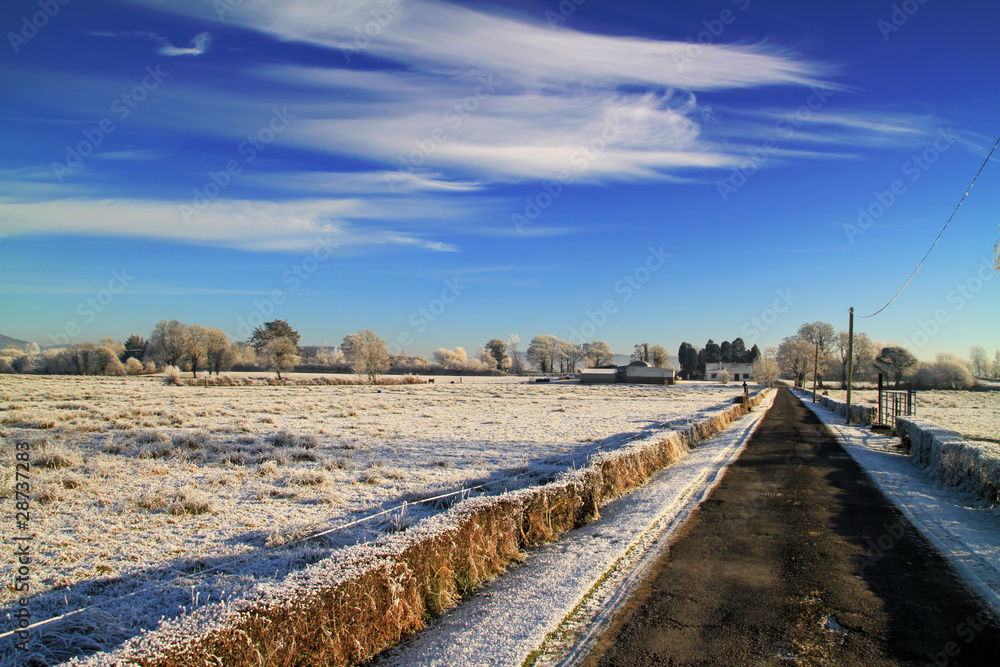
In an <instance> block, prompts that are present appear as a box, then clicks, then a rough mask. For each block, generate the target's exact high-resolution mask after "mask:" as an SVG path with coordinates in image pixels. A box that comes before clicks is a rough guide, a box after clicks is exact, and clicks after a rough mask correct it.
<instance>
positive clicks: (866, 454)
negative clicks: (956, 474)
mask: <svg viewBox="0 0 1000 667" xmlns="http://www.w3.org/2000/svg"><path fill="white" fill-rule="evenodd" d="M803 403H805V405H806V407H808V408H810V409H811V410H812V411H813V412H814V413H815V414H816V415H817V416H818V417H819V418H820V419H821V420H822V421H823V423H825V424H826V425H827V426H829V427H830V430H831V431H833V433H834V434H835V435H836V436H837V439H838V440H839V441H840V443H841V445H842V446H843V447H844V449H845V450H846V451H847V453H848V454H850V455H851V457H852V458H853V459H854V460H855V461H857V463H858V465H860V466H861V467H862V468H863V469H864V470H865V471H866V472H867V473H868V476H869V477H870V478H871V479H872V480H873V481H874V482H875V483H876V485H878V488H879V489H880V490H881V491H882V493H883V494H885V496H886V497H887V498H889V499H890V500H891V501H892V502H893V503H895V504H896V506H897V507H899V509H900V510H901V511H902V512H903V514H905V515H906V518H907V519H909V520H910V522H911V523H912V524H913V525H914V527H916V528H917V530H919V531H920V533H921V534H922V535H923V536H924V537H925V538H926V539H927V540H928V541H929V542H930V543H931V544H933V545H934V547H935V548H936V549H937V550H938V551H939V552H940V553H941V555H943V556H944V557H945V558H947V559H948V562H949V563H951V565H952V567H953V568H954V569H955V571H956V572H957V573H958V574H959V576H960V577H961V578H962V580H963V581H964V582H965V584H966V586H967V587H968V588H969V589H970V590H972V591H973V592H974V593H975V594H976V595H978V596H979V597H980V598H982V599H983V601H985V602H986V604H987V605H989V607H990V608H991V609H992V610H993V613H994V614H995V615H997V616H1000V517H998V516H997V515H996V514H995V513H994V512H993V511H992V509H990V508H987V507H983V506H978V505H976V504H975V503H973V502H971V501H970V499H969V498H968V497H967V496H966V495H965V494H963V493H962V492H960V491H958V490H956V489H951V488H948V487H945V486H942V485H941V484H938V483H935V482H934V481H932V479H931V477H930V473H929V472H928V471H927V470H925V469H923V468H922V467H920V466H918V465H917V464H916V463H914V462H913V461H912V460H911V459H910V458H909V457H908V456H906V455H905V454H903V453H902V452H900V451H899V450H898V448H897V447H896V445H898V443H899V441H898V439H897V438H895V437H894V436H885V435H878V434H876V433H873V432H872V431H870V430H868V429H867V428H866V427H863V426H847V425H846V424H845V423H844V419H843V418H842V417H840V416H838V415H834V414H832V413H831V412H829V411H828V410H826V409H825V408H822V407H820V406H818V405H814V404H813V403H812V402H811V401H809V400H804V401H803ZM879 546H880V545H876V547H879ZM889 548H890V549H891V548H892V547H891V546H890V547H889ZM882 550H883V551H884V550H885V549H882Z"/></svg>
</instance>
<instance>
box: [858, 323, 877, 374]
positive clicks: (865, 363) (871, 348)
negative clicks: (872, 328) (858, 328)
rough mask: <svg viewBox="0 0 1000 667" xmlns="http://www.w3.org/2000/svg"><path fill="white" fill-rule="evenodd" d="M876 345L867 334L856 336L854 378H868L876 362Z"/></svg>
mask: <svg viewBox="0 0 1000 667" xmlns="http://www.w3.org/2000/svg"><path fill="white" fill-rule="evenodd" d="M875 349H876V348H875V343H873V342H872V340H871V338H869V337H868V334H866V333H856V334H854V376H855V377H867V376H868V374H869V372H870V371H871V369H872V363H873V362H874V361H875Z"/></svg>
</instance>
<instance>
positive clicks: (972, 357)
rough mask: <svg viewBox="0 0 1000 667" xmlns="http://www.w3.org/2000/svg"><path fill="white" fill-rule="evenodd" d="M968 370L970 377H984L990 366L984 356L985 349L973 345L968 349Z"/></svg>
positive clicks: (988, 360) (988, 359) (987, 358)
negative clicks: (970, 372) (970, 373)
mask: <svg viewBox="0 0 1000 667" xmlns="http://www.w3.org/2000/svg"><path fill="white" fill-rule="evenodd" d="M969 366H970V368H969V370H971V371H972V375H973V376H975V377H977V378H981V377H984V376H985V375H986V371H987V370H988V369H989V366H990V358H989V357H987V356H986V349H985V348H984V347H982V346H981V345H974V346H972V347H971V348H969Z"/></svg>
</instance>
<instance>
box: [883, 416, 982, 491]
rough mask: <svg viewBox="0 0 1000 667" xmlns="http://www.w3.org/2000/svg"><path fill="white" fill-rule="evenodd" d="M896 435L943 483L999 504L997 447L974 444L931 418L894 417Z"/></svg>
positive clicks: (920, 462)
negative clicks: (928, 419) (929, 419)
mask: <svg viewBox="0 0 1000 667" xmlns="http://www.w3.org/2000/svg"><path fill="white" fill-rule="evenodd" d="M896 435H898V436H899V439H900V440H901V441H902V443H903V445H904V446H906V447H908V448H909V452H910V456H911V457H912V458H913V459H914V460H915V461H916V462H917V463H919V464H920V465H922V466H924V467H925V468H927V469H928V470H929V471H930V472H931V474H932V475H933V476H934V477H935V478H936V479H937V480H938V481H940V482H942V483H943V484H947V485H949V486H955V487H958V488H960V489H962V490H963V491H966V492H968V493H970V494H972V495H973V496H974V497H975V498H978V499H979V500H982V501H985V502H987V503H989V504H991V505H993V506H996V505H998V504H1000V448H998V447H996V446H995V445H992V444H977V443H976V442H973V441H968V440H966V439H965V438H963V437H962V436H961V435H959V434H958V433H955V432H954V431H949V430H948V429H945V428H941V427H940V426H938V425H937V424H935V423H933V422H929V421H927V420H925V419H916V418H914V417H896Z"/></svg>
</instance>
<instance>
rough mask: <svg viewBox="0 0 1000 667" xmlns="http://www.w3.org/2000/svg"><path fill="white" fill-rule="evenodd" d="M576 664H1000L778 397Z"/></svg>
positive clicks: (859, 478)
mask: <svg viewBox="0 0 1000 667" xmlns="http://www.w3.org/2000/svg"><path fill="white" fill-rule="evenodd" d="M584 664H585V665H587V667H632V666H635V667H649V666H651V665H671V666H674V665H678V666H679V665H740V666H745V665H831V666H833V665H859V666H861V665H863V666H865V667H874V666H876V665H935V666H937V667H943V666H945V665H948V666H953V665H977V666H981V665H998V664H1000V625H998V622H997V620H996V619H995V618H993V617H992V616H991V615H990V613H989V611H988V610H987V608H986V607H984V606H982V605H981V604H980V603H979V602H978V601H977V600H976V599H975V598H974V597H972V596H971V595H970V594H969V593H968V592H966V590H965V589H964V588H963V587H962V585H961V583H960V582H959V581H958V580H957V578H956V577H955V575H954V574H953V573H952V571H951V570H950V569H949V567H948V565H947V563H946V562H945V561H944V559H942V558H941V556H940V555H938V554H937V552H935V551H934V549H933V548H932V547H931V546H930V545H929V544H928V543H927V542H926V541H925V540H924V539H923V538H922V537H921V536H920V535H919V534H918V533H917V532H916V531H915V530H914V529H913V528H912V526H910V524H909V523H908V522H907V521H906V519H905V518H904V517H903V516H902V515H901V514H900V513H899V512H898V511H897V510H896V508H895V507H894V506H893V505H892V504H891V503H890V502H889V501H887V500H886V499H885V498H884V497H883V496H882V495H881V494H880V493H879V492H878V491H877V490H876V489H875V488H874V487H873V486H872V485H871V483H870V482H869V481H868V479H867V477H866V476H865V474H864V473H863V472H862V470H861V469H860V468H859V467H858V465H857V464H856V463H854V461H853V460H852V459H851V458H850V457H849V456H848V455H847V454H846V453H845V452H844V450H843V449H842V448H841V447H840V445H839V444H838V443H837V441H836V439H835V438H834V437H833V436H832V435H831V434H830V433H829V431H827V429H826V428H825V427H824V426H823V424H822V423H821V422H820V421H819V419H818V418H816V416H815V415H814V414H813V413H812V412H811V411H809V410H808V409H807V408H806V407H805V406H804V405H802V404H801V403H800V402H799V399H797V398H796V397H795V396H793V395H792V394H791V392H789V391H788V390H787V389H781V390H779V394H778V396H777V397H776V399H775V403H774V406H773V407H772V408H771V410H770V412H769V413H768V415H767V416H766V417H765V418H764V420H763V421H762V422H761V425H760V427H759V428H758V430H757V432H756V433H755V434H754V436H753V437H752V438H751V440H750V442H749V443H748V445H747V448H746V450H745V451H744V453H743V455H742V456H741V457H740V459H739V460H738V461H737V462H736V463H735V464H733V466H732V467H730V469H729V471H728V472H727V474H726V476H725V478H724V479H723V480H722V482H721V483H720V485H719V486H718V488H716V490H715V491H714V492H713V493H712V495H711V496H710V497H709V498H708V499H707V500H706V501H705V502H704V503H703V504H702V505H701V507H700V508H699V509H698V510H697V511H696V512H695V513H694V515H693V516H692V518H691V520H690V521H688V523H687V524H686V525H685V526H684V528H683V529H682V531H681V533H680V535H679V537H678V539H677V540H676V541H675V542H674V543H673V544H672V545H671V547H670V549H669V551H668V552H667V553H665V554H664V556H663V557H662V558H661V559H660V561H659V563H658V564H657V565H656V566H655V567H654V568H653V571H652V573H651V575H650V577H649V578H648V579H647V581H646V582H645V583H644V585H643V586H642V587H641V588H640V590H639V591H638V592H637V594H636V595H635V596H633V598H632V599H631V600H630V601H629V603H628V604H627V605H626V606H625V608H624V609H623V610H622V611H621V612H620V613H619V614H618V617H617V618H616V619H615V621H614V623H613V624H612V627H611V628H610V629H609V630H608V632H606V633H605V635H604V636H603V637H602V638H601V639H600V641H599V642H598V644H597V647H596V648H595V650H594V651H593V652H592V653H591V655H590V656H589V657H588V658H587V660H586V662H585V663H584Z"/></svg>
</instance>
